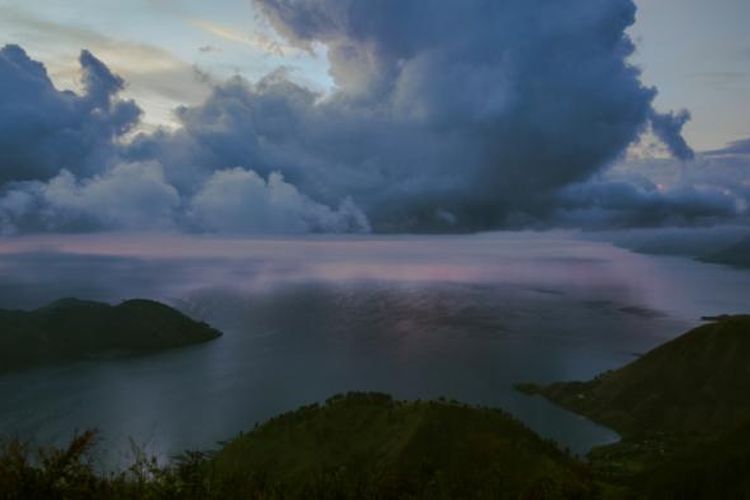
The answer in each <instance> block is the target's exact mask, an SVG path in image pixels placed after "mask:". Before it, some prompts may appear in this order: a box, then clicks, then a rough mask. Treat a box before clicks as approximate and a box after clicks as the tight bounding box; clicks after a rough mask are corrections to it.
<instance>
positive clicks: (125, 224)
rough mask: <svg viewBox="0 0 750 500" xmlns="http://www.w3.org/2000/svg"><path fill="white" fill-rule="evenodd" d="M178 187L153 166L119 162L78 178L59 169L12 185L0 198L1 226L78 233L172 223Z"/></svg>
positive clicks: (11, 229) (8, 230)
mask: <svg viewBox="0 0 750 500" xmlns="http://www.w3.org/2000/svg"><path fill="white" fill-rule="evenodd" d="M179 204H180V196H179V194H178V193H177V190H176V189H175V188H174V187H172V186H170V185H169V184H167V183H166V182H165V181H164V176H163V174H162V171H161V168H160V167H159V166H158V165H156V164H148V163H147V164H123V165H118V166H116V167H114V168H113V169H112V170H110V171H108V172H106V173H104V174H101V175H96V176H94V177H91V178H89V179H86V180H82V181H81V180H77V179H76V177H75V176H74V175H73V174H72V173H70V172H68V171H67V170H63V171H62V172H60V173H59V174H58V175H57V176H55V177H54V178H52V179H51V180H50V181H49V182H46V183H45V182H41V181H29V182H23V183H17V184H15V185H13V186H11V187H10V188H9V189H7V190H6V191H5V192H4V193H3V195H2V196H0V230H1V231H2V232H4V233H17V232H28V231H32V232H34V231H57V232H81V231H98V230H103V229H107V230H144V229H168V228H172V227H174V221H175V214H176V211H177V209H178V207H179Z"/></svg>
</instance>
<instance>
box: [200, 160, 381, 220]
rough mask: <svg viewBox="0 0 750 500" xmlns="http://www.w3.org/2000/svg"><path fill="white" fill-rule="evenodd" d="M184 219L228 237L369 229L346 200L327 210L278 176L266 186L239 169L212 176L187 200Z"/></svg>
mask: <svg viewBox="0 0 750 500" xmlns="http://www.w3.org/2000/svg"><path fill="white" fill-rule="evenodd" d="M189 217H191V218H192V220H193V222H194V223H195V224H196V225H197V226H198V227H200V228H203V229H205V230H209V231H218V232H229V233H301V232H311V231H312V232H334V233H343V232H368V231H369V230H370V227H369V224H368V222H367V218H366V217H365V215H364V214H363V213H362V212H361V211H360V210H359V209H358V208H357V207H356V206H355V205H354V204H353V202H352V201H351V199H349V198H347V199H345V200H344V201H343V202H342V203H341V205H340V206H339V208H338V210H332V209H330V208H329V207H327V206H325V205H321V204H319V203H315V202H313V201H312V200H310V199H309V198H308V197H307V196H304V195H303V194H300V192H299V191H298V190H297V189H296V188H295V187H294V186H292V185H291V184H289V183H287V182H285V181H284V178H283V177H282V176H281V174H279V173H276V172H274V173H272V174H271V175H270V176H269V177H268V181H266V180H264V179H263V178H262V177H260V176H259V175H258V174H257V173H255V172H253V171H252V170H244V169H242V168H234V169H229V170H221V171H218V172H216V173H215V174H213V176H211V178H209V179H208V181H207V182H206V183H205V185H204V186H203V187H202V188H201V190H200V191H198V193H196V195H195V197H194V198H193V199H192V201H191V203H190V208H189Z"/></svg>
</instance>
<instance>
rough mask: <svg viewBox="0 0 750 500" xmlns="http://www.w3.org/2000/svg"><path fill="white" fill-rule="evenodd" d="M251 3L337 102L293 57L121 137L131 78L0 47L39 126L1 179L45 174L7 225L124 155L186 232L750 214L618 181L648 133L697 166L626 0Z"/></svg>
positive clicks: (15, 89)
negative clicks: (65, 82)
mask: <svg viewBox="0 0 750 500" xmlns="http://www.w3.org/2000/svg"><path fill="white" fill-rule="evenodd" d="M254 1H255V3H256V5H257V6H258V7H259V10H260V12H261V13H262V14H263V15H264V16H265V17H266V19H267V20H268V21H269V23H270V25H271V26H273V28H274V29H275V30H276V31H277V33H278V34H279V35H280V36H281V37H283V38H284V40H285V41H284V43H286V44H289V45H290V46H293V47H296V48H297V49H299V50H318V49H319V48H320V46H324V47H325V50H326V52H327V54H328V58H329V62H330V73H331V75H332V77H333V79H334V81H335V88H334V89H333V90H332V91H331V92H330V93H329V94H326V95H320V94H318V93H316V92H314V91H312V90H310V89H308V88H306V87H305V86H303V85H300V84H298V83H295V82H294V81H293V80H292V79H291V78H290V77H289V75H288V74H287V72H286V71H285V70H284V69H283V68H281V69H279V70H278V71H276V72H273V73H271V74H269V75H268V76H266V77H265V78H263V79H261V80H260V81H257V82H248V81H245V80H244V79H242V78H240V77H236V78H233V79H230V80H228V81H226V82H222V83H217V84H215V86H214V88H213V90H212V92H211V94H210V95H209V97H208V98H207V99H206V100H205V101H204V102H203V103H201V104H199V105H191V106H182V107H180V108H178V109H177V110H176V112H175V119H176V121H177V124H178V127H177V128H176V129H174V130H166V129H162V130H157V131H155V132H149V133H145V132H144V133H140V134H138V135H137V136H136V137H135V138H133V139H132V140H127V141H124V140H122V137H123V133H124V132H126V131H127V130H128V129H129V128H130V127H132V124H133V123H134V122H135V121H136V120H137V116H138V108H137V107H136V106H135V105H134V104H133V103H129V102H127V101H122V100H120V99H118V98H117V93H118V91H119V90H120V89H121V88H122V85H123V82H122V80H120V79H119V78H118V77H116V76H114V75H112V73H111V72H109V71H108V70H107V68H106V66H104V65H103V64H101V62H99V61H98V60H96V59H95V58H93V56H91V55H90V54H88V53H87V52H84V53H83V54H82V56H81V65H82V67H83V81H84V83H85V91H84V93H82V94H81V95H76V94H73V93H70V92H59V91H57V90H56V89H54V87H53V86H52V85H51V83H49V79H48V78H47V77H46V73H45V71H44V68H43V67H42V66H41V65H39V64H38V63H35V62H33V61H31V60H29V59H28V57H26V56H25V54H23V52H22V51H21V50H20V49H19V48H17V47H16V48H6V49H4V51H3V53H4V54H5V59H6V60H7V61H8V62H7V63H3V64H5V65H4V66H0V72H3V71H4V73H0V76H7V81H8V82H10V83H9V84H7V85H6V87H8V89H9V90H8V91H3V92H0V110H2V109H4V108H3V107H7V108H9V109H12V108H13V106H16V104H13V103H15V102H18V103H21V105H25V106H26V108H24V111H23V112H18V116H19V117H21V118H22V121H23V120H26V121H29V122H31V123H32V125H29V126H28V127H27V129H29V130H32V129H33V130H34V132H33V133H29V134H27V135H26V136H23V139H24V140H22V141H10V140H7V139H6V140H7V142H6V143H3V144H0V147H7V148H8V150H9V151H10V152H11V155H10V156H9V158H11V160H10V161H7V162H4V163H0V183H2V181H3V180H6V181H19V180H23V179H27V180H28V179H36V182H35V183H31V184H29V185H24V186H23V187H22V188H19V187H18V186H15V187H12V188H9V187H7V186H6V187H5V189H4V194H3V198H2V201H3V203H5V204H6V205H7V206H8V207H10V208H6V211H5V214H6V215H5V218H6V220H11V221H14V222H13V224H15V226H16V227H20V226H23V223H21V222H19V221H21V220H26V219H28V216H27V215H25V216H24V217H26V219H24V218H21V217H20V216H18V215H14V214H19V213H22V214H28V211H24V210H22V209H21V208H19V207H22V206H27V204H28V205H29V206H32V205H33V206H52V204H51V203H50V202H49V201H47V200H48V197H47V196H46V195H45V196H40V195H38V194H35V193H37V192H41V191H43V192H46V190H48V189H49V187H50V185H51V184H52V183H53V182H52V181H48V182H45V180H46V179H49V178H52V177H54V179H53V180H54V181H55V182H57V179H58V177H60V176H62V175H63V174H59V175H58V172H59V171H60V169H62V168H64V169H67V170H68V171H69V172H70V174H65V175H68V176H73V178H72V179H69V184H70V185H71V186H74V187H76V189H77V190H78V192H83V191H86V188H87V187H88V186H89V185H90V184H91V185H94V184H97V183H101V182H104V181H105V180H106V179H109V178H110V176H114V177H117V176H119V175H121V174H119V173H118V174H117V175H115V174H116V173H117V172H119V170H118V169H120V168H126V167H124V166H121V165H131V166H132V165H141V166H142V165H149V167H148V168H149V169H150V170H149V171H150V172H155V171H157V170H158V172H159V175H160V177H159V183H160V185H164V186H166V187H168V188H171V189H172V190H174V193H175V195H176V196H177V198H176V201H175V202H174V204H171V203H167V204H166V205H159V207H161V208H160V210H163V207H164V206H167V207H169V210H168V212H169V213H170V215H169V216H165V217H163V219H165V220H169V221H171V222H170V224H171V225H173V226H176V227H178V228H181V229H189V230H211V231H232V232H257V231H272V232H289V231H358V230H364V229H367V228H369V227H370V225H372V228H373V229H374V230H376V231H440V230H448V231H466V230H480V229H492V228H499V227H508V226H513V225H518V224H529V223H533V224H539V225H544V224H550V223H564V224H571V223H575V224H582V225H583V224H591V223H593V224H594V225H596V224H599V223H604V222H606V223H610V224H616V225H638V224H645V225H652V224H672V223H680V224H682V223H702V222H704V221H712V220H718V219H721V218H727V217H737V216H738V214H742V213H743V210H744V208H743V206H742V200H743V198H742V196H744V195H743V194H742V193H739V191H738V189H737V188H734V189H733V190H730V191H727V189H726V188H725V187H724V186H723V184H722V185H719V184H717V183H711V182H703V181H701V182H699V183H695V182H691V180H690V179H685V178H681V179H678V180H677V181H676V182H673V183H671V184H670V185H669V186H667V187H665V186H663V185H661V183H660V182H659V181H658V180H655V179H654V178H653V176H652V172H647V171H644V172H642V173H639V174H635V173H631V174H629V175H628V176H626V177H623V176H619V177H618V176H617V175H615V176H613V175H611V174H608V173H607V171H608V169H609V168H611V166H612V165H614V164H616V163H618V162H620V161H621V160H622V159H623V153H624V152H625V150H626V148H627V147H628V146H629V145H631V144H632V143H633V142H634V141H636V140H637V139H638V138H639V137H640V136H641V134H642V133H643V132H644V131H646V130H651V131H653V133H654V135H655V136H656V137H657V138H658V139H660V140H661V141H662V142H663V143H664V145H665V146H666V147H667V149H668V150H669V151H670V152H671V153H672V154H673V155H674V157H675V158H677V159H678V160H679V165H681V166H683V168H692V167H685V166H686V165H692V164H694V163H697V162H698V160H695V154H694V152H693V151H692V149H690V147H689V145H688V144H687V143H686V142H685V140H684V139H683V137H682V135H681V131H682V128H683V126H684V125H685V123H686V122H687V120H688V119H689V113H687V112H684V111H681V112H676V113H675V112H667V113H659V112H657V111H655V110H654V108H653V106H652V102H653V99H654V96H655V95H656V89H654V88H650V87H647V86H644V85H643V83H642V82H641V78H640V72H639V70H638V68H636V67H634V66H632V65H631V64H630V63H629V58H630V56H631V54H632V53H633V50H634V45H633V42H632V41H631V40H630V38H629V37H628V35H627V33H626V30H627V28H628V27H629V26H630V25H632V23H633V22H634V18H635V5H634V3H633V1H632V0H610V1H606V2H605V1H601V2H591V1H589V0H571V1H568V2H549V1H546V0H504V1H502V2H500V1H490V0H466V1H462V2H445V1H439V0H427V1H424V0H399V1H396V0H383V1H379V2H365V1H359V0H254ZM6 53H7V54H6ZM24 79H27V80H34V81H36V82H37V83H36V84H35V85H36V87H35V88H36V89H37V90H27V88H32V87H31V86H28V85H23V84H22V82H24V81H25V80H24ZM5 81H6V78H3V79H2V80H0V82H3V83H0V85H3V84H5ZM0 90H4V89H0ZM24 92H26V93H24ZM11 95H12V96H14V97H13V99H11V98H9V97H8V96H11ZM32 101H36V102H35V103H34V106H32V105H31V104H30V103H31V102H32ZM37 102H41V103H42V104H41V105H38V104H37ZM82 110H83V112H82ZM35 117H36V118H35ZM61 119H65V120H67V122H66V123H65V124H60V123H57V122H55V121H54V120H61ZM34 120H35V121H34ZM68 122H69V123H70V124H72V125H69V124H68ZM9 123H10V122H9ZM2 126H3V125H2V124H0V127H2ZM34 127H36V128H34ZM37 129H44V130H48V131H49V132H45V133H37V132H36V130H37ZM14 130H16V129H14ZM19 130H22V129H19ZM59 134H68V135H69V134H72V138H70V137H68V135H66V136H65V140H63V139H62V138H57V136H58V135H59ZM47 136H49V137H50V138H48V137H47ZM84 139H85V140H84ZM0 140H3V139H1V138H0ZM14 148H15V149H14ZM14 158H16V159H14ZM691 159H693V161H692V163H691V162H689V161H688V160H691ZM127 168H132V167H127ZM55 175H57V177H55ZM738 175H742V174H738ZM744 175H745V176H746V174H744ZM707 177H710V175H709V176H707ZM736 180H737V178H735V185H736V184H738V183H737V182H736ZM740 184H741V183H740ZM35 190H36V191H35ZM74 191H75V190H74ZM165 199H166V198H165ZM744 199H745V200H746V199H747V198H744ZM24 200H26V201H24ZM29 200H37V201H29ZM39 200H42V201H39ZM45 203H46V205H45ZM55 206H57V205H55ZM122 206H123V210H126V209H129V208H128V205H127V204H126V203H123V205H122ZM358 207H359V208H358ZM595 213H599V214H600V215H599V217H600V219H597V218H596V217H594V214H595ZM8 214H10V215H8ZM365 214H366V215H365ZM110 219H111V217H110ZM133 220H139V219H138V218H137V217H136V218H134V219H133ZM99 223H100V224H103V223H102V222H101V221H99ZM110 224H112V225H114V226H118V227H123V226H126V225H128V224H125V223H124V222H122V221H120V222H110Z"/></svg>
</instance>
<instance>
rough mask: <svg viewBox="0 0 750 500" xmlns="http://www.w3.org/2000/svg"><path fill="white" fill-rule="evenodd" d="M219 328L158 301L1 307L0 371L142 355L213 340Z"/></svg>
mask: <svg viewBox="0 0 750 500" xmlns="http://www.w3.org/2000/svg"><path fill="white" fill-rule="evenodd" d="M220 335H221V332H219V331H218V330H216V329H214V328H212V327H210V326H209V325H207V324H206V323H202V322H197V321H194V320H192V319H191V318H189V317H188V316H186V315H184V314H183V313H181V312H179V311H177V310H175V309H173V308H171V307H169V306H167V305H165V304H162V303H159V302H156V301H152V300H145V299H133V300H127V301H125V302H122V303H121V304H118V305H116V306H112V305H110V304H106V303H103V302H94V301H87V300H79V299H75V298H65V299H61V300H58V301H55V302H52V303H51V304H48V305H46V306H43V307H40V308H38V309H36V310H33V311H19V310H4V309H0V373H1V372H5V371H10V370H14V369H20V368H26V367H30V366H34V365H38V364H45V363H50V362H55V361H61V360H65V359H76V358H85V357H87V356H94V355H100V354H105V353H118V352H122V353H143V352H149V351H155V350H161V349H168V348H173V347H179V346H184V345H189V344H194V343H198V342H206V341H209V340H213V339H215V338H217V337H219V336H220Z"/></svg>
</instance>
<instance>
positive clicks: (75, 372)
mask: <svg viewBox="0 0 750 500" xmlns="http://www.w3.org/2000/svg"><path fill="white" fill-rule="evenodd" d="M696 283H704V284H705V286H696ZM709 283H710V284H709ZM747 290H750V275H748V273H742V272H738V271H732V270H728V269H725V268H720V267H717V266H707V265H705V264H698V263H694V262H690V261H687V260H684V259H669V258H653V257H646V256H640V255H635V254H631V253H628V252H625V251H623V250H619V249H615V248H613V247H611V246H609V245H604V244H601V243H594V242H582V241H576V240H575V239H573V238H571V237H569V236H568V235H565V234H561V233H553V234H501V235H480V236H461V237H403V238H376V237H372V238H359V239H347V238H322V237H321V238H303V239H284V240H273V241H270V240H226V239H224V240H216V239H208V238H187V237H178V236H174V237H164V236H148V235H145V236H139V237H133V236H111V235H109V236H96V237H92V236H81V237H76V238H70V237H66V238H51V237H45V238H24V239H13V240H5V241H1V242H0V307H35V306H38V305H41V304H43V303H45V302H47V301H50V300H54V299H56V298H59V297H61V296H66V295H75V296H79V297H82V298H92V299H98V300H109V301H117V300H122V299H125V298H130V297H136V296H141V297H151V298H155V299H159V300H164V301H167V302H170V303H172V304H173V305H175V306H177V307H179V308H180V309H182V310H184V311H186V312H188V313H189V314H191V315H193V316H195V317H197V318H201V319H205V320H208V321H209V322H211V323H213V324H214V325H215V326H217V327H219V328H221V329H222V330H223V331H224V332H225V334H226V335H225V336H224V337H223V338H222V339H220V340H219V341H216V342H213V343H209V344H205V345H201V346H194V347H190V348H187V349H181V350H176V351H170V352H166V353H161V354H157V355H152V356H147V357H136V358H124V359H115V360H101V361H88V362H80V363H73V364H68V365H64V366H57V367H48V368H43V369H36V370H30V371H26V372H20V373H15V374H10V375H6V376H3V377H0V429H1V430H2V431H3V432H5V433H10V434H20V435H23V436H35V438H36V439H38V440H40V441H50V440H61V439H64V438H66V437H67V436H69V434H70V432H71V431H72V430H73V429H76V428H78V429H82V428H87V427H99V428H101V429H103V430H104V431H105V439H106V440H107V441H109V444H110V446H109V447H108V449H109V450H110V451H112V450H119V451H118V452H117V453H120V452H121V451H122V450H127V446H126V439H127V437H133V438H134V439H135V440H136V441H138V442H139V443H142V444H147V445H149V446H150V447H151V449H152V450H154V451H157V452H159V453H164V454H169V453H175V452H178V451H181V450H183V449H185V448H195V447H206V446H211V445H212V444H213V443H214V442H215V441H217V440H220V439H226V438H228V437H230V436H232V435H234V434H235V433H236V432H238V431H240V430H243V429H247V428H248V427H250V426H252V424H253V423H254V422H256V421H260V420H263V419H265V418H267V417H269V416H271V415H273V414H275V413H277V412H280V411H285V410H288V409H291V408H294V407H296V406H298V405H300V404H303V403H309V402H312V401H316V400H321V399H324V398H326V397H328V396H330V395H331V394H333V393H336V392H343V391H348V390H380V391H386V392H390V393H393V394H394V395H396V396H397V397H402V398H430V397H438V396H446V397H452V398H456V399H460V400H463V401H466V402H470V403H476V404H487V405H493V406H497V405H499V406H503V407H504V408H506V409H507V410H509V411H511V412H513V413H515V414H516V415H518V416H519V417H521V418H522V419H523V420H524V421H525V422H526V423H527V424H529V425H530V426H531V427H533V428H534V429H536V430H538V431H539V432H541V433H543V434H544V435H546V436H549V437H553V438H554V439H557V440H560V441H562V442H563V443H564V444H567V445H569V446H571V447H572V448H573V449H574V450H578V451H585V450H586V449H587V448H588V447H590V446H592V445H594V444H598V443H601V442H604V441H607V440H609V439H612V437H613V435H612V434H611V433H609V432H608V431H606V430H604V429H602V428H600V427H597V426H594V425H591V424H589V423H587V422H585V421H583V420H581V419H580V418H578V417H576V416H573V415H571V414H568V413H566V412H563V411H561V410H559V409H556V408H554V407H552V406H551V405H549V404H547V403H546V402H544V401H542V400H540V399H537V398H527V397H524V396H521V395H519V394H518V393H516V392H514V391H513V390H512V384H513V383H516V382H519V381H538V382H545V381H552V380H561V379H579V378H586V377H590V376H592V375H593V374H595V373H597V372H599V371H601V370H604V369H608V368H612V367H615V366H618V365H621V364H623V363H625V362H627V361H630V360H631V359H632V357H633V355H634V353H639V352H644V351H645V350H647V349H649V348H651V347H653V346H654V345H656V344H658V343H660V342H662V341H663V340H664V339H665V338H668V337H670V336H672V335H675V334H677V333H679V332H680V331H681V330H683V329H684V328H686V327H687V326H688V325H689V324H692V323H693V321H694V319H695V317H696V316H699V315H700V314H704V313H713V312H726V311H728V310H729V311H736V310H747V309H750V307H748V306H749V305H750V304H747V300H748V299H747V298H746V297H747V293H742V292H746V291H747ZM112 453H115V452H114V451H112ZM106 458H107V460H109V461H111V460H112V459H113V458H114V459H116V458H117V457H113V456H112V455H110V456H108V457H106Z"/></svg>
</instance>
